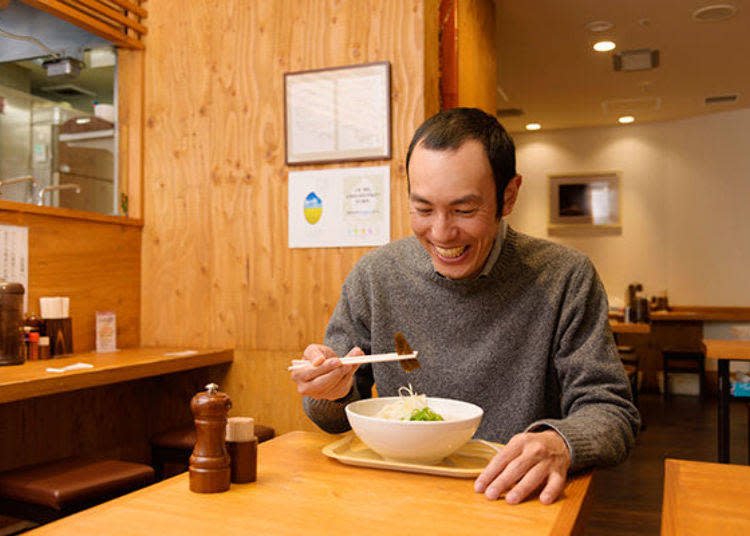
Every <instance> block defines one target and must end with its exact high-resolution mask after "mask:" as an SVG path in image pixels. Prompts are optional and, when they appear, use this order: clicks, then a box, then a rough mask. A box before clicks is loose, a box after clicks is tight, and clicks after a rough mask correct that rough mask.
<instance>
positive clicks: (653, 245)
mask: <svg viewBox="0 0 750 536" xmlns="http://www.w3.org/2000/svg"><path fill="white" fill-rule="evenodd" d="M514 139H515V142H516V148H517V160H518V165H517V167H518V172H519V173H521V174H522V175H523V176H524V182H523V186H522V189H521V195H520V197H519V201H518V204H517V205H516V208H515V210H514V213H513V214H512V215H511V217H510V218H509V222H510V224H511V225H513V226H514V227H515V228H516V229H518V230H520V231H522V232H525V233H528V234H531V235H534V236H539V237H544V238H549V239H551V240H555V241H557V242H561V243H564V244H567V245H570V246H572V247H574V248H576V249H578V250H580V251H583V252H584V253H586V254H587V255H589V257H591V259H592V260H593V261H594V263H595V264H596V267H597V269H598V271H599V273H600V275H601V277H602V280H603V281H604V285H605V287H606V289H607V293H608V294H609V296H610V298H612V297H615V296H616V297H620V298H624V294H625V288H626V287H627V285H628V284H629V283H631V282H634V281H637V282H640V283H642V284H643V286H644V290H645V291H646V294H649V295H650V294H653V293H655V292H656V291H658V290H662V289H666V290H667V293H668V296H669V300H670V303H672V304H675V305H713V306H744V307H750V282H749V281H750V109H743V110H739V111H733V112H724V113H717V114H711V115H704V116H700V117H695V118H690V119H684V120H679V121H669V122H661V123H647V124H642V125H639V124H632V125H627V126H613V127H601V128H587V129H572V130H559V131H551V132H544V131H541V132H537V133H528V134H526V133H523V134H516V135H515V136H514ZM612 170H615V171H620V172H621V184H620V189H621V196H622V234H620V235H591V236H554V237H550V236H548V234H547V219H548V204H549V200H548V195H549V194H548V178H547V174H551V173H565V172H590V171H612Z"/></svg>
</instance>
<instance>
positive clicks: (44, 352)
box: [39, 337, 52, 359]
mask: <svg viewBox="0 0 750 536" xmlns="http://www.w3.org/2000/svg"><path fill="white" fill-rule="evenodd" d="M51 358H52V352H51V351H50V347H49V337H39V359H51Z"/></svg>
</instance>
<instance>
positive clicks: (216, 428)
mask: <svg viewBox="0 0 750 536" xmlns="http://www.w3.org/2000/svg"><path fill="white" fill-rule="evenodd" d="M231 407H232V401H231V400H229V397H228V396H227V395H226V393H221V392H219V386H218V385H216V384H215V383H210V384H208V385H207V386H206V391H201V392H200V393H198V394H197V395H195V396H194V397H193V399H192V400H191V401H190V409H192V410H193V415H194V417H195V432H196V442H195V448H194V449H193V454H192V455H191V456H190V491H195V492H197V493H218V492H220V491H226V490H228V489H229V479H230V474H231V473H230V468H229V455H228V454H227V449H226V445H225V443H224V434H225V433H226V427H227V412H228V411H229V408H231Z"/></svg>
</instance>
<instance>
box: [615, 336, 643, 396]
mask: <svg viewBox="0 0 750 536" xmlns="http://www.w3.org/2000/svg"><path fill="white" fill-rule="evenodd" d="M617 353H619V354H620V361H621V362H622V367H623V368H624V369H625V374H626V375H627V377H628V381H629V382H630V390H631V392H632V393H633V403H634V404H635V407H636V408H637V407H638V372H639V371H640V368H639V366H638V356H637V355H636V353H635V349H634V348H633V347H632V346H618V347H617Z"/></svg>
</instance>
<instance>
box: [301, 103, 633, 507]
mask: <svg viewBox="0 0 750 536" xmlns="http://www.w3.org/2000/svg"><path fill="white" fill-rule="evenodd" d="M406 163H407V174H408V178H409V202H410V222H411V226H412V230H413V231H414V236H413V237H409V238H405V239H403V240H398V241H395V242H392V243H390V244H388V245H386V246H383V247H381V248H378V249H376V250H374V251H372V252H370V253H368V254H367V255H365V256H364V257H363V258H362V259H360V261H359V262H358V263H357V265H356V266H355V268H354V269H353V270H352V272H351V273H350V274H349V276H348V277H347V279H346V281H345V283H344V287H343V289H342V292H341V297H340V300H339V303H338V305H337V307H336V310H335V311H334V313H333V316H332V317H331V319H330V321H329V324H328V328H327V330H326V335H325V341H324V343H325V344H322V345H321V344H312V345H310V346H308V347H307V349H306V350H305V352H304V357H305V359H308V360H309V361H312V363H313V365H315V366H314V367H310V368H306V369H301V370H296V371H294V372H293V373H292V379H293V380H294V381H295V382H296V383H297V386H298V390H299V392H300V393H301V394H303V395H305V397H304V407H305V410H306V412H307V414H308V415H309V416H310V418H311V419H312V420H313V421H314V422H315V423H316V424H318V426H320V427H321V428H322V429H324V430H326V431H329V432H343V431H345V430H347V429H348V428H349V425H348V422H347V420H346V416H345V413H344V407H345V406H346V404H348V403H350V402H352V401H354V400H358V399H360V398H364V397H368V396H370V393H371V390H372V385H373V383H377V389H378V393H379V394H380V395H381V396H395V395H396V394H397V393H398V388H399V387H400V386H402V385H407V384H408V383H411V384H412V385H413V386H414V387H415V388H416V389H417V390H418V391H419V392H423V393H426V394H427V395H428V396H437V397H445V398H455V399H460V400H465V401H468V402H472V403H474V404H477V405H479V406H481V407H482V408H483V409H484V417H483V420H482V423H481V425H480V427H479V429H478V430H477V434H476V437H479V438H482V439H487V440H492V441H499V442H502V443H507V445H506V447H505V448H503V449H502V450H501V452H500V453H498V454H497V455H496V456H495V457H494V458H493V460H492V461H491V462H490V463H489V465H488V466H487V468H486V469H485V470H484V472H483V473H482V474H481V475H480V476H479V477H478V478H477V480H476V482H475V484H474V489H475V490H476V491H477V492H481V493H484V494H485V495H486V496H487V497H488V498H489V499H497V498H499V497H501V496H505V500H506V501H507V502H509V503H518V502H520V501H522V500H524V499H525V498H527V497H529V496H531V494H532V493H535V492H537V491H539V492H540V495H539V496H540V500H541V501H542V502H544V503H551V502H553V501H554V500H555V499H556V498H557V497H558V496H559V494H560V493H561V491H562V490H563V488H564V485H565V480H566V478H567V474H568V472H569V471H571V470H572V471H576V470H581V469H585V468H588V467H591V466H601V465H610V464H614V463H618V462H619V461H621V460H623V459H624V458H625V457H626V456H627V454H628V452H629V450H630V448H631V447H632V445H633V443H634V438H635V433H636V431H637V430H638V427H639V416H638V412H637V410H636V409H635V407H634V406H633V404H632V400H631V394H630V388H629V384H628V382H627V379H626V377H625V374H624V372H623V369H622V365H621V364H620V361H619V357H618V355H617V349H616V347H615V345H614V341H613V338H612V334H611V332H610V330H609V324H608V320H607V312H608V306H607V298H606V295H605V293H604V289H603V287H602V284H601V282H600V280H599V277H598V276H597V274H596V271H595V270H594V267H593V265H592V263H591V262H590V261H589V260H588V258H586V257H585V256H584V255H583V254H581V253H579V252H576V251H574V250H572V249H569V248H566V247H563V246H560V245H558V244H554V243H552V242H548V241H545V240H540V239H536V238H532V237H529V236H526V235H523V234H522V233H519V232H517V231H515V230H514V229H512V228H510V227H509V226H508V225H507V224H506V223H505V221H504V220H503V217H504V216H507V215H508V214H510V213H511V211H512V210H513V206H514V205H515V202H516V199H517V197H518V193H519V189H520V187H521V182H522V181H521V176H520V175H517V174H516V169H515V148H514V146H513V142H512V140H511V139H510V137H509V136H508V134H507V133H506V132H505V130H504V129H503V127H502V126H501V125H500V123H498V122H497V120H496V119H495V118H494V117H492V116H490V115H487V114H485V113H484V112H482V111H480V110H476V109H471V108H456V109H453V110H448V111H445V112H441V113H439V114H437V115H436V116H434V117H432V118H430V119H428V120H427V121H426V122H425V123H424V124H423V125H422V126H421V127H419V129H418V130H417V132H416V133H415V134H414V137H413V139H412V142H411V145H410V147H409V151H408V154H407V159H406ZM397 331H401V332H403V333H404V334H405V335H406V338H407V340H408V341H409V342H410V343H411V345H412V346H413V347H414V348H415V349H417V350H419V351H420V363H421V364H422V368H421V369H420V370H417V371H415V372H410V373H409V374H408V375H407V374H406V373H405V372H404V371H403V370H402V369H401V367H400V366H399V365H398V364H397V363H376V364H373V365H364V366H362V367H360V368H359V369H358V368H357V367H356V366H351V365H342V364H341V362H340V361H339V359H338V357H337V356H341V355H344V354H347V355H357V354H361V353H362V352H365V353H382V352H392V351H393V349H394V348H393V344H394V343H393V340H394V339H393V337H394V334H395V333H396V332H397Z"/></svg>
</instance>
